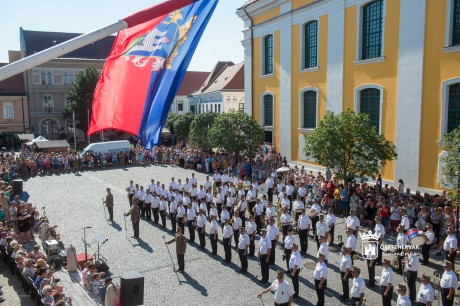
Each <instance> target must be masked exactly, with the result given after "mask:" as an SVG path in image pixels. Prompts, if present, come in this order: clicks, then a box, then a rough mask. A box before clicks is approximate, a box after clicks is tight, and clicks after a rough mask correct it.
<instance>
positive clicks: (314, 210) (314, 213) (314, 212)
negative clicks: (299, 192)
mask: <svg viewBox="0 0 460 306" xmlns="http://www.w3.org/2000/svg"><path fill="white" fill-rule="evenodd" d="M320 213H321V206H320V205H319V203H318V200H315V203H314V204H313V205H312V206H311V208H310V219H311V223H312V225H313V235H316V223H317V222H318V221H319V214H320Z"/></svg>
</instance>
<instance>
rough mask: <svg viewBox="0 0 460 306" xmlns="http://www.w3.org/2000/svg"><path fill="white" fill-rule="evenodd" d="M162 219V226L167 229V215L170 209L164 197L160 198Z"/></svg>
mask: <svg viewBox="0 0 460 306" xmlns="http://www.w3.org/2000/svg"><path fill="white" fill-rule="evenodd" d="M159 207H160V209H159V210H160V218H161V224H162V226H163V228H166V214H167V211H166V210H167V209H168V202H166V200H165V197H164V196H160V205H159Z"/></svg>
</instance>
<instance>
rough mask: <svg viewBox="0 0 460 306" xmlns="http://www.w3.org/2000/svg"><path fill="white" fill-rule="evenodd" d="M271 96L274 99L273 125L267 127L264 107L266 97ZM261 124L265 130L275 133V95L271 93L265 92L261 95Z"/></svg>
mask: <svg viewBox="0 0 460 306" xmlns="http://www.w3.org/2000/svg"><path fill="white" fill-rule="evenodd" d="M267 95H270V96H272V97H273V114H272V115H273V125H265V107H264V97H265V96H267ZM260 114H261V116H260V123H261V125H262V127H263V129H264V130H270V131H273V130H274V127H275V94H274V93H273V92H270V91H265V92H263V93H262V94H261V95H260Z"/></svg>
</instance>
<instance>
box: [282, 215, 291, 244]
mask: <svg viewBox="0 0 460 306" xmlns="http://www.w3.org/2000/svg"><path fill="white" fill-rule="evenodd" d="M280 221H281V228H282V233H283V246H284V238H286V236H287V231H288V228H289V227H291V215H290V214H289V210H288V208H287V207H286V208H285V209H284V212H283V213H282V214H281V216H280Z"/></svg>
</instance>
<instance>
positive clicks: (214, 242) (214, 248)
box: [209, 234, 218, 255]
mask: <svg viewBox="0 0 460 306" xmlns="http://www.w3.org/2000/svg"><path fill="white" fill-rule="evenodd" d="M215 236H216V239H214V234H209V240H211V248H212V255H217V237H218V236H217V234H216V235H215Z"/></svg>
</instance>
